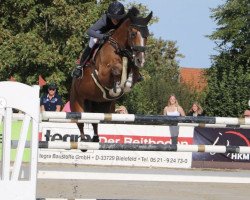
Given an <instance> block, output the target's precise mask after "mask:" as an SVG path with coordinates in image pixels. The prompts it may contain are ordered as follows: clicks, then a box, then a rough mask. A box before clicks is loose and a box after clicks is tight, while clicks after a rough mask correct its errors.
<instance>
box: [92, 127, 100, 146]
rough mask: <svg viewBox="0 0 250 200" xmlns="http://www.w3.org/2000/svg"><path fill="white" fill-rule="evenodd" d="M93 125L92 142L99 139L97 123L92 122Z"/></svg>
mask: <svg viewBox="0 0 250 200" xmlns="http://www.w3.org/2000/svg"><path fill="white" fill-rule="evenodd" d="M92 126H93V129H94V136H93V139H92V142H99V141H100V139H99V135H98V130H97V129H98V124H92Z"/></svg>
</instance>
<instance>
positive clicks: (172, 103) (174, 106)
mask: <svg viewBox="0 0 250 200" xmlns="http://www.w3.org/2000/svg"><path fill="white" fill-rule="evenodd" d="M163 114H164V115H167V116H175V117H176V116H185V112H184V110H183V108H182V107H181V106H179V104H178V101H177V99H176V97H175V95H174V94H172V95H170V97H169V99H168V104H167V106H166V107H165V108H164V110H163Z"/></svg>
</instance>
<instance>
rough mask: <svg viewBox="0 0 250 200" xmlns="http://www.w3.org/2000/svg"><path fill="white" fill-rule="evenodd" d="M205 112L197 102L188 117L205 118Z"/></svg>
mask: <svg viewBox="0 0 250 200" xmlns="http://www.w3.org/2000/svg"><path fill="white" fill-rule="evenodd" d="M204 114H205V113H204V111H203V109H202V107H201V105H200V104H199V103H198V102H197V101H195V102H194V103H193V105H192V108H191V109H190V110H189V112H188V114H187V116H194V117H197V116H204Z"/></svg>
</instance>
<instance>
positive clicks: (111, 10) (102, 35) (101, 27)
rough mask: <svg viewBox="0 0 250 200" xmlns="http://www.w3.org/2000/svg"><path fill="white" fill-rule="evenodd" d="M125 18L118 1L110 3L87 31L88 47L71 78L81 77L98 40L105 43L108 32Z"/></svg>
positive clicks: (122, 7) (122, 8)
mask: <svg viewBox="0 0 250 200" xmlns="http://www.w3.org/2000/svg"><path fill="white" fill-rule="evenodd" d="M125 16H126V12H125V9H124V6H123V4H122V3H120V2H118V1H114V2H112V3H111V4H110V5H109V7H108V11H107V13H105V14H104V15H102V17H101V18H100V19H99V20H98V21H97V22H96V23H95V24H94V25H92V26H91V27H90V28H89V29H88V30H87V34H88V35H89V36H90V41H89V45H88V46H87V48H86V49H85V50H84V52H83V53H82V56H81V58H80V64H79V65H78V66H76V68H75V69H74V71H73V72H72V77H75V78H79V77H80V76H81V75H82V70H83V67H84V66H85V64H86V62H87V61H88V59H89V57H90V54H91V50H92V48H93V46H94V45H95V44H96V43H97V41H98V40H101V41H106V40H108V38H109V35H108V34H107V33H108V32H109V31H110V30H112V29H116V28H118V26H119V25H120V23H119V22H121V20H122V19H124V17H125Z"/></svg>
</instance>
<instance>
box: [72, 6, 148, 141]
mask: <svg viewBox="0 0 250 200" xmlns="http://www.w3.org/2000/svg"><path fill="white" fill-rule="evenodd" d="M138 14H139V10H138V9H136V8H134V7H133V8H131V9H130V10H129V11H128V13H127V15H126V17H125V19H124V20H123V21H122V22H121V24H120V25H119V27H118V28H117V29H116V30H114V31H113V34H112V35H111V36H110V37H109V40H108V41H106V42H105V43H104V44H103V45H102V46H101V48H100V49H99V50H98V51H97V53H95V55H94V56H93V57H92V59H91V61H90V62H89V63H88V65H86V66H85V67H84V75H83V76H82V77H81V78H78V79H77V78H74V79H73V81H72V85H71V91H70V107H71V111H72V112H95V113H114V111H115V100H117V99H118V98H120V97H121V96H122V95H123V94H124V93H126V92H129V91H130V90H131V87H132V86H133V85H134V84H135V83H136V82H137V79H138V76H139V68H141V67H143V65H144V63H145V50H146V40H147V37H148V35H149V31H148V27H147V25H148V23H149V21H150V20H151V18H152V12H151V13H150V14H149V15H148V16H147V17H145V18H143V17H139V16H138ZM92 125H93V129H94V137H93V138H92V140H91V141H93V142H99V136H98V131H97V129H98V124H96V123H95V124H92ZM77 126H78V128H79V130H80V133H81V139H82V140H83V141H86V138H85V136H84V130H83V126H84V124H83V123H77ZM88 141H89V138H88Z"/></svg>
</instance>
